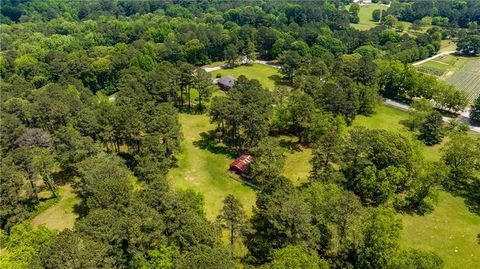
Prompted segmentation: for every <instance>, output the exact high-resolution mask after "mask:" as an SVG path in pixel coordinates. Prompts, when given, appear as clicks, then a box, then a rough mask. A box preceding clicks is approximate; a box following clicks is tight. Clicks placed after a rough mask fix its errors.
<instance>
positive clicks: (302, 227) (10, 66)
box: [0, 0, 480, 269]
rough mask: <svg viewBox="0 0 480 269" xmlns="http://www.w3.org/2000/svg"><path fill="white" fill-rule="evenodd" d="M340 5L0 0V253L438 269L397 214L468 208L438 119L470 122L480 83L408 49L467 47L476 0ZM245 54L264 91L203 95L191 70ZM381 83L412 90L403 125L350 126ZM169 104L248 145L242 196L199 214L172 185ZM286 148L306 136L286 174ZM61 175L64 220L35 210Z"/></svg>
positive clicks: (476, 156)
mask: <svg viewBox="0 0 480 269" xmlns="http://www.w3.org/2000/svg"><path fill="white" fill-rule="evenodd" d="M349 2H351V1H344V0H335V1H333V0H332V1H305V2H298V1H288V0H281V1H274V0H267V1H256V0H253V1H233V0H232V1H215V0H205V1H177V0H173V1H162V0H159V1H157V0H145V1H137V0H119V1H112V0H99V1H62V0H47V1H42V0H6V1H2V7H1V9H0V14H1V15H0V21H1V24H0V28H1V33H0V38H1V44H2V45H1V51H0V63H1V64H0V76H1V79H0V87H1V91H0V94H1V98H0V99H1V103H0V107H1V111H0V113H1V114H0V119H1V130H0V152H1V162H0V177H1V180H0V195H1V199H0V229H1V230H0V268H98V267H105V268H205V269H206V268H209V269H210V268H257V267H258V268H275V269H277V268H425V269H426V268H442V267H443V266H444V261H443V260H442V258H440V256H439V255H438V254H437V253H434V252H433V251H427V250H421V249H410V248H405V247H403V246H402V245H401V244H400V238H401V231H402V221H401V219H400V218H399V217H398V214H411V215H415V216H424V215H427V214H429V213H431V212H432V211H433V210H434V208H435V206H436V200H437V196H438V191H439V190H440V189H441V190H446V191H448V192H450V193H452V194H454V195H456V196H459V197H462V198H463V199H465V203H466V204H467V206H468V208H469V209H470V210H471V211H472V212H475V213H476V214H479V213H480V172H479V171H480V139H479V138H478V136H475V135H472V134H471V133H469V132H468V129H469V127H468V125H465V124H463V123H460V122H459V121H454V120H452V121H451V122H450V123H445V122H444V119H443V116H444V115H456V114H458V113H460V112H463V111H465V109H466V108H467V107H470V106H471V108H470V118H471V119H472V120H473V121H480V98H477V99H476V101H475V102H474V103H473V104H471V103H469V100H468V98H467V96H466V95H465V93H464V92H462V91H459V90H458V89H456V88H455V87H453V86H451V85H449V84H447V83H446V82H443V81H440V80H436V79H435V78H434V77H432V76H430V75H427V74H424V73H421V72H420V71H417V69H415V68H414V67H413V66H412V65H411V63H412V62H415V61H418V60H422V59H425V58H428V57H430V56H433V55H435V54H437V53H438V52H439V50H440V46H441V42H442V40H444V39H446V38H452V39H455V40H457V41H458V42H457V45H458V49H459V50H460V51H462V52H464V53H465V54H469V55H470V56H471V57H474V56H475V55H478V54H479V51H480V47H479V45H480V39H479V36H480V28H479V26H478V24H480V13H479V11H480V5H479V2H478V1H468V0H467V1H460V2H459V1H431V2H432V5H433V3H435V5H434V6H429V3H430V2H428V1H392V3H391V5H390V6H389V8H388V9H386V11H385V12H384V14H383V15H382V18H380V15H378V14H377V15H375V16H376V17H377V16H378V21H381V23H380V24H379V25H378V26H376V27H374V28H372V29H370V30H368V31H360V30H356V29H355V28H353V27H351V26H350V23H358V22H359V20H360V17H359V12H360V9H361V7H360V5H358V4H351V5H349V6H348V7H347V4H349ZM383 2H385V3H384V4H390V3H389V2H390V1H383ZM375 13H378V12H375ZM425 17H430V18H432V20H431V21H432V22H431V23H430V27H429V28H428V29H427V30H425V31H423V32H422V33H420V34H416V35H413V34H409V33H407V32H402V31H400V30H398V29H397V28H395V24H396V23H397V21H398V20H400V21H404V22H412V23H415V22H416V21H421V20H424V18H425ZM255 60H261V61H262V62H263V61H270V62H269V63H268V64H269V65H271V66H274V68H278V72H279V74H280V75H277V77H275V78H271V79H275V80H276V86H275V88H269V87H267V86H265V85H263V84H262V83H261V82H260V81H259V80H257V79H251V78H249V77H247V76H245V75H240V76H238V77H237V78H236V79H235V84H234V86H233V87H232V88H231V89H230V90H228V91H225V92H223V91H219V90H218V89H217V87H216V86H215V85H213V83H212V81H213V80H214V77H212V76H211V74H210V73H209V72H207V71H206V70H207V68H204V67H203V66H204V65H209V64H215V63H216V62H221V65H222V64H226V65H227V66H228V67H229V68H234V67H236V66H238V65H241V64H247V65H248V64H250V63H252V62H254V61H255ZM222 70H223V69H222ZM225 70H226V71H225V73H227V72H228V69H225ZM217 78H218V77H217ZM383 98H391V99H394V100H396V101H399V102H403V103H406V104H410V105H411V106H410V109H409V111H408V120H407V121H406V122H405V123H404V124H405V126H407V127H408V131H407V133H406V134H405V133H403V134H402V133H399V132H395V131H393V130H385V129H381V128H378V129H368V128H365V127H359V126H356V125H355V124H354V122H355V120H356V119H358V118H362V117H370V116H372V115H373V114H375V111H376V108H377V107H378V106H379V105H380V103H381V102H382V100H383ZM185 114H188V115H203V116H204V117H205V118H208V119H209V120H210V122H211V124H212V126H214V127H212V131H211V132H210V133H202V134H200V135H201V136H202V137H204V138H205V139H208V138H209V137H211V139H212V141H213V142H212V143H214V144H215V145H214V146H218V148H220V147H221V148H225V150H224V151H220V150H218V151H217V152H215V153H216V154H225V155H228V156H229V157H230V156H235V157H237V156H239V155H241V154H250V155H252V156H253V159H254V162H253V163H252V165H251V166H250V167H249V168H248V171H247V173H248V177H246V178H245V179H240V180H245V181H246V182H247V183H248V184H250V185H251V186H253V187H254V189H255V194H256V199H255V200H254V207H253V208H246V206H245V205H243V204H242V202H241V200H239V199H238V197H235V196H234V195H232V194H229V195H227V196H223V194H219V195H218V197H219V199H218V201H217V203H218V204H219V205H220V206H219V207H220V211H219V212H218V214H217V216H216V218H215V219H210V218H208V217H207V215H206V213H205V210H206V207H208V205H207V204H206V202H205V198H204V195H203V194H202V192H200V191H198V190H195V189H177V188H174V187H172V185H171V180H172V179H171V178H169V177H168V173H169V171H171V169H174V168H175V167H178V166H179V165H180V163H181V160H179V157H178V156H179V153H180V152H182V150H185V148H184V144H183V141H184V136H185V133H186V132H189V131H190V130H188V129H187V130H185V126H182V124H181V121H180V117H181V115H185ZM182 127H183V129H182ZM379 127H380V126H379ZM410 134H412V137H414V138H413V139H410V136H409V135H410ZM207 142H208V141H207ZM285 144H287V145H289V146H291V147H295V148H299V149H308V150H311V154H312V157H311V160H310V163H309V164H310V165H311V167H312V169H311V171H309V174H308V176H307V178H306V179H305V181H304V182H303V183H302V184H299V185H296V184H294V183H293V182H292V180H291V179H290V178H287V177H286V176H285V175H284V173H283V169H284V167H285V163H286V152H285ZM440 145H441V146H442V148H441V150H440V151H439V152H440V153H439V154H440V156H441V158H440V159H439V160H438V161H435V162H434V161H431V160H430V159H428V158H425V156H424V155H423V153H422V149H423V148H424V147H430V146H440ZM204 146H205V145H204ZM207 146H212V145H207ZM214 146H213V147H214ZM195 161H199V160H195ZM206 161H207V162H208V161H209V160H206ZM225 169H227V168H225ZM194 172H195V171H194ZM225 173H227V171H225ZM213 180H215V179H213ZM232 180H234V179H232ZM67 185H68V186H71V187H72V188H73V191H74V193H75V196H76V197H78V199H79V203H78V204H76V205H75V206H73V209H72V210H74V211H75V214H77V215H78V218H77V219H76V220H75V223H74V226H73V227H69V228H66V229H63V230H61V231H57V230H52V229H48V228H47V227H46V226H44V225H33V224H32V219H33V218H34V217H35V216H37V215H38V214H40V213H41V212H43V211H45V210H47V208H49V207H51V206H52V205H54V204H55V203H57V202H58V201H59V200H60V199H61V198H62V191H63V189H61V187H62V186H67ZM250 185H249V186H250ZM253 187H252V188H253ZM479 232H480V231H479Z"/></svg>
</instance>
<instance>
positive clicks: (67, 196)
mask: <svg viewBox="0 0 480 269" xmlns="http://www.w3.org/2000/svg"><path fill="white" fill-rule="evenodd" d="M58 189H59V191H60V201H58V203H56V204H55V205H53V206H51V207H49V208H48V209H46V210H45V211H43V212H42V213H40V214H38V215H37V216H35V218H33V220H32V224H33V225H34V226H37V225H39V224H45V225H46V226H47V227H48V228H49V229H56V230H59V231H61V230H63V229H66V228H73V225H74V224H75V220H76V219H77V214H76V213H75V212H74V206H75V205H76V204H78V203H80V200H79V199H78V197H77V196H76V195H75V193H74V192H73V189H72V187H71V186H70V185H64V186H60V187H59V188H58Z"/></svg>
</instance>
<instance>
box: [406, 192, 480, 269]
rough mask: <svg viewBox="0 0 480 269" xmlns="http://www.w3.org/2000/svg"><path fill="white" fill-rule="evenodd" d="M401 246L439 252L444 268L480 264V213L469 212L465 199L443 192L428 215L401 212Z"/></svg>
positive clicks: (473, 266)
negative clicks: (402, 214) (479, 240)
mask: <svg viewBox="0 0 480 269" xmlns="http://www.w3.org/2000/svg"><path fill="white" fill-rule="evenodd" d="M402 220H403V236H402V241H401V243H402V246H403V247H408V248H416V249H422V250H430V251H434V252H435V253H437V254H438V255H439V256H440V257H441V258H442V259H443V261H444V262H445V268H449V269H450V268H458V269H462V268H479V267H478V266H479V265H480V245H478V244H477V243H476V237H477V234H478V233H480V216H478V215H475V214H473V213H470V212H469V211H468V209H467V208H466V206H465V204H464V202H463V199H462V198H459V197H453V196H452V195H450V194H448V193H446V192H441V193H440V196H439V203H438V205H437V207H436V208H435V210H434V211H433V212H432V213H431V214H428V215H426V216H410V215H404V216H402Z"/></svg>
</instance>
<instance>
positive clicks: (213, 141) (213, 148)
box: [193, 130, 238, 159]
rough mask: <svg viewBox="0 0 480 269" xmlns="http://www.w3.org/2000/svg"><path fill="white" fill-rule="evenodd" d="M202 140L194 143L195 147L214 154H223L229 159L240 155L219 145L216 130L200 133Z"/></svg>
mask: <svg viewBox="0 0 480 269" xmlns="http://www.w3.org/2000/svg"><path fill="white" fill-rule="evenodd" d="M200 137H201V138H200V140H197V141H194V142H193V145H194V146H196V147H199V148H201V149H204V150H208V151H209V152H211V153H214V154H223V155H226V156H228V157H229V158H232V159H234V158H236V157H238V154H237V153H236V152H235V151H232V150H230V149H229V148H228V147H227V146H225V145H222V144H220V143H218V138H217V133H216V131H215V130H210V131H208V132H202V133H200Z"/></svg>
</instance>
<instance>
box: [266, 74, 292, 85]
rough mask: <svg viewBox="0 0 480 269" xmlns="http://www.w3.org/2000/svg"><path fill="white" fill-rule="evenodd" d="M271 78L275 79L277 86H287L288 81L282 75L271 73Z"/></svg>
mask: <svg viewBox="0 0 480 269" xmlns="http://www.w3.org/2000/svg"><path fill="white" fill-rule="evenodd" d="M268 78H269V79H271V80H273V82H274V84H275V86H287V85H288V83H287V81H285V80H284V79H283V78H282V77H281V76H280V75H271V76H268Z"/></svg>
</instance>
